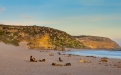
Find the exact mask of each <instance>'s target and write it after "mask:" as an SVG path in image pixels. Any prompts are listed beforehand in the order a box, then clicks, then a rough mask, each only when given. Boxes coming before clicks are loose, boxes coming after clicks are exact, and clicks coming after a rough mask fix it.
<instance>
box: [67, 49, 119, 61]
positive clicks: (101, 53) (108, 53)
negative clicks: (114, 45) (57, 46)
mask: <svg viewBox="0 0 121 75" xmlns="http://www.w3.org/2000/svg"><path fill="white" fill-rule="evenodd" d="M66 54H74V55H81V56H96V57H107V58H116V59H121V51H113V50H71V51H67V52H66Z"/></svg>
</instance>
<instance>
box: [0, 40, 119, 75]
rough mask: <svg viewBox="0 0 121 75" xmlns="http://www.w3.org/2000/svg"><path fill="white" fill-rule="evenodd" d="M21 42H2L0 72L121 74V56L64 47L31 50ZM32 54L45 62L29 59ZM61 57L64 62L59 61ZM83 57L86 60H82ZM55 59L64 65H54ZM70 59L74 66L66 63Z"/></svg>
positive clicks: (13, 74)
mask: <svg viewBox="0 0 121 75" xmlns="http://www.w3.org/2000/svg"><path fill="white" fill-rule="evenodd" d="M24 44H25V43H21V44H20V46H19V47H17V46H13V45H6V44H4V43H1V42H0V75H121V59H111V58H108V59H107V62H100V60H101V58H99V57H91V56H90V57H86V56H78V55H68V54H63V53H64V52H63V51H60V53H61V54H60V55H59V54H58V52H59V51H54V50H29V49H28V48H27V47H26V46H25V45H24ZM30 56H33V57H34V58H36V60H42V59H45V60H46V61H45V62H39V61H37V62H30ZM59 57H60V58H61V59H62V60H63V62H60V61H59ZM80 59H83V60H86V62H80ZM52 63H57V64H61V65H62V66H52ZM66 63H71V66H64V65H65V64H66Z"/></svg>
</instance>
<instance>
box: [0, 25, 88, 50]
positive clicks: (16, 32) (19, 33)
mask: <svg viewBox="0 0 121 75" xmlns="http://www.w3.org/2000/svg"><path fill="white" fill-rule="evenodd" d="M0 41H3V42H4V43H9V44H10V43H11V44H13V45H16V46H17V45H19V44H18V43H19V42H21V41H26V42H28V44H27V45H28V47H29V48H32V49H59V50H62V49H63V48H86V46H85V45H83V44H82V43H81V42H79V41H77V40H76V39H75V38H73V37H72V36H70V35H69V34H67V33H66V32H64V31H60V30H57V29H53V28H49V27H42V26H13V25H11V26H10V25H0Z"/></svg>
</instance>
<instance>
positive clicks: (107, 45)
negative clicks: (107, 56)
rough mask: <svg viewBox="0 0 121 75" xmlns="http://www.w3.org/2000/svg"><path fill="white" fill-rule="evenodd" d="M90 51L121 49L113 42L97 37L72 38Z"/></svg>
mask: <svg viewBox="0 0 121 75" xmlns="http://www.w3.org/2000/svg"><path fill="white" fill-rule="evenodd" d="M73 37H74V38H75V39H76V40H78V41H80V42H81V43H83V44H84V45H85V46H87V47H88V48H90V49H121V47H120V46H119V45H118V44H117V43H116V42H115V41H113V40H111V39H109V38H106V37H99V36H85V35H84V36H73Z"/></svg>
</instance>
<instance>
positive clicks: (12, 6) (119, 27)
mask: <svg viewBox="0 0 121 75" xmlns="http://www.w3.org/2000/svg"><path fill="white" fill-rule="evenodd" d="M0 23H2V24H9V25H39V26H47V27H51V28H56V29H59V30H63V31H66V32H67V33H69V34H71V35H94V36H103V37H109V38H111V39H113V40H116V41H118V42H119V43H121V0H0Z"/></svg>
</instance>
